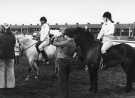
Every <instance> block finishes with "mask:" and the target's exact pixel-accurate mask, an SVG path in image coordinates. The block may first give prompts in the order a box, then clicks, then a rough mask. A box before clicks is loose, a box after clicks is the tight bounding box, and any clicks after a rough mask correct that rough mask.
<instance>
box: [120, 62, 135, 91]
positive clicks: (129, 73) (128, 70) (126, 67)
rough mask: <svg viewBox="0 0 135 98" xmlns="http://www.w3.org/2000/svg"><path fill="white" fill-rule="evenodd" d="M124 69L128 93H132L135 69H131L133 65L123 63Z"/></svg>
mask: <svg viewBox="0 0 135 98" xmlns="http://www.w3.org/2000/svg"><path fill="white" fill-rule="evenodd" d="M121 65H122V68H123V70H124V71H125V73H126V88H125V90H126V92H130V91H131V90H132V75H133V73H132V72H134V71H133V70H134V68H130V67H131V65H132V64H128V63H122V64H121Z"/></svg>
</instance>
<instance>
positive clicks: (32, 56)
mask: <svg viewBox="0 0 135 98" xmlns="http://www.w3.org/2000/svg"><path fill="white" fill-rule="evenodd" d="M17 40H18V42H19V44H20V48H21V50H22V51H23V54H24V55H25V56H26V58H27V59H28V62H29V65H30V67H29V70H28V74H27V76H26V78H25V79H26V80H28V79H29V78H30V73H31V72H34V73H35V72H36V75H35V77H34V78H35V79H38V76H39V67H38V61H39V60H41V58H39V53H38V52H37V49H36V47H35V45H36V43H37V41H36V40H33V39H32V37H30V35H29V36H27V35H25V36H24V35H20V36H18V37H17ZM44 51H45V53H46V54H47V56H48V58H49V59H53V61H55V60H54V59H55V56H56V55H55V54H56V46H53V45H48V46H47V47H45V48H44Z"/></svg>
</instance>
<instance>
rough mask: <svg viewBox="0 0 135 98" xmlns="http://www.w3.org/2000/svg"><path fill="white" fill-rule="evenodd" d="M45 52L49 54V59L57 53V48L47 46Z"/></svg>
mask: <svg viewBox="0 0 135 98" xmlns="http://www.w3.org/2000/svg"><path fill="white" fill-rule="evenodd" d="M45 52H46V53H47V55H48V57H49V58H51V57H53V56H54V55H55V53H56V46H54V45H49V46H46V47H45Z"/></svg>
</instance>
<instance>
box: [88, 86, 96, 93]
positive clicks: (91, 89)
mask: <svg viewBox="0 0 135 98" xmlns="http://www.w3.org/2000/svg"><path fill="white" fill-rule="evenodd" d="M89 91H90V92H93V93H97V89H93V88H92V87H91V88H89Z"/></svg>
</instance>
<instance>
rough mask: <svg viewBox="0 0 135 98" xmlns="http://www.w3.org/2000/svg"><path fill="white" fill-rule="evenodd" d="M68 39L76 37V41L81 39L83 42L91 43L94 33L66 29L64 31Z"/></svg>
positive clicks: (93, 39)
mask: <svg viewBox="0 0 135 98" xmlns="http://www.w3.org/2000/svg"><path fill="white" fill-rule="evenodd" d="M64 33H65V34H67V35H68V36H69V37H73V38H74V37H75V36H76V37H78V39H80V40H81V39H83V41H88V42H90V43H91V42H93V41H95V37H94V33H92V32H90V31H89V30H88V29H85V28H81V27H77V28H67V29H65V31H64Z"/></svg>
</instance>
